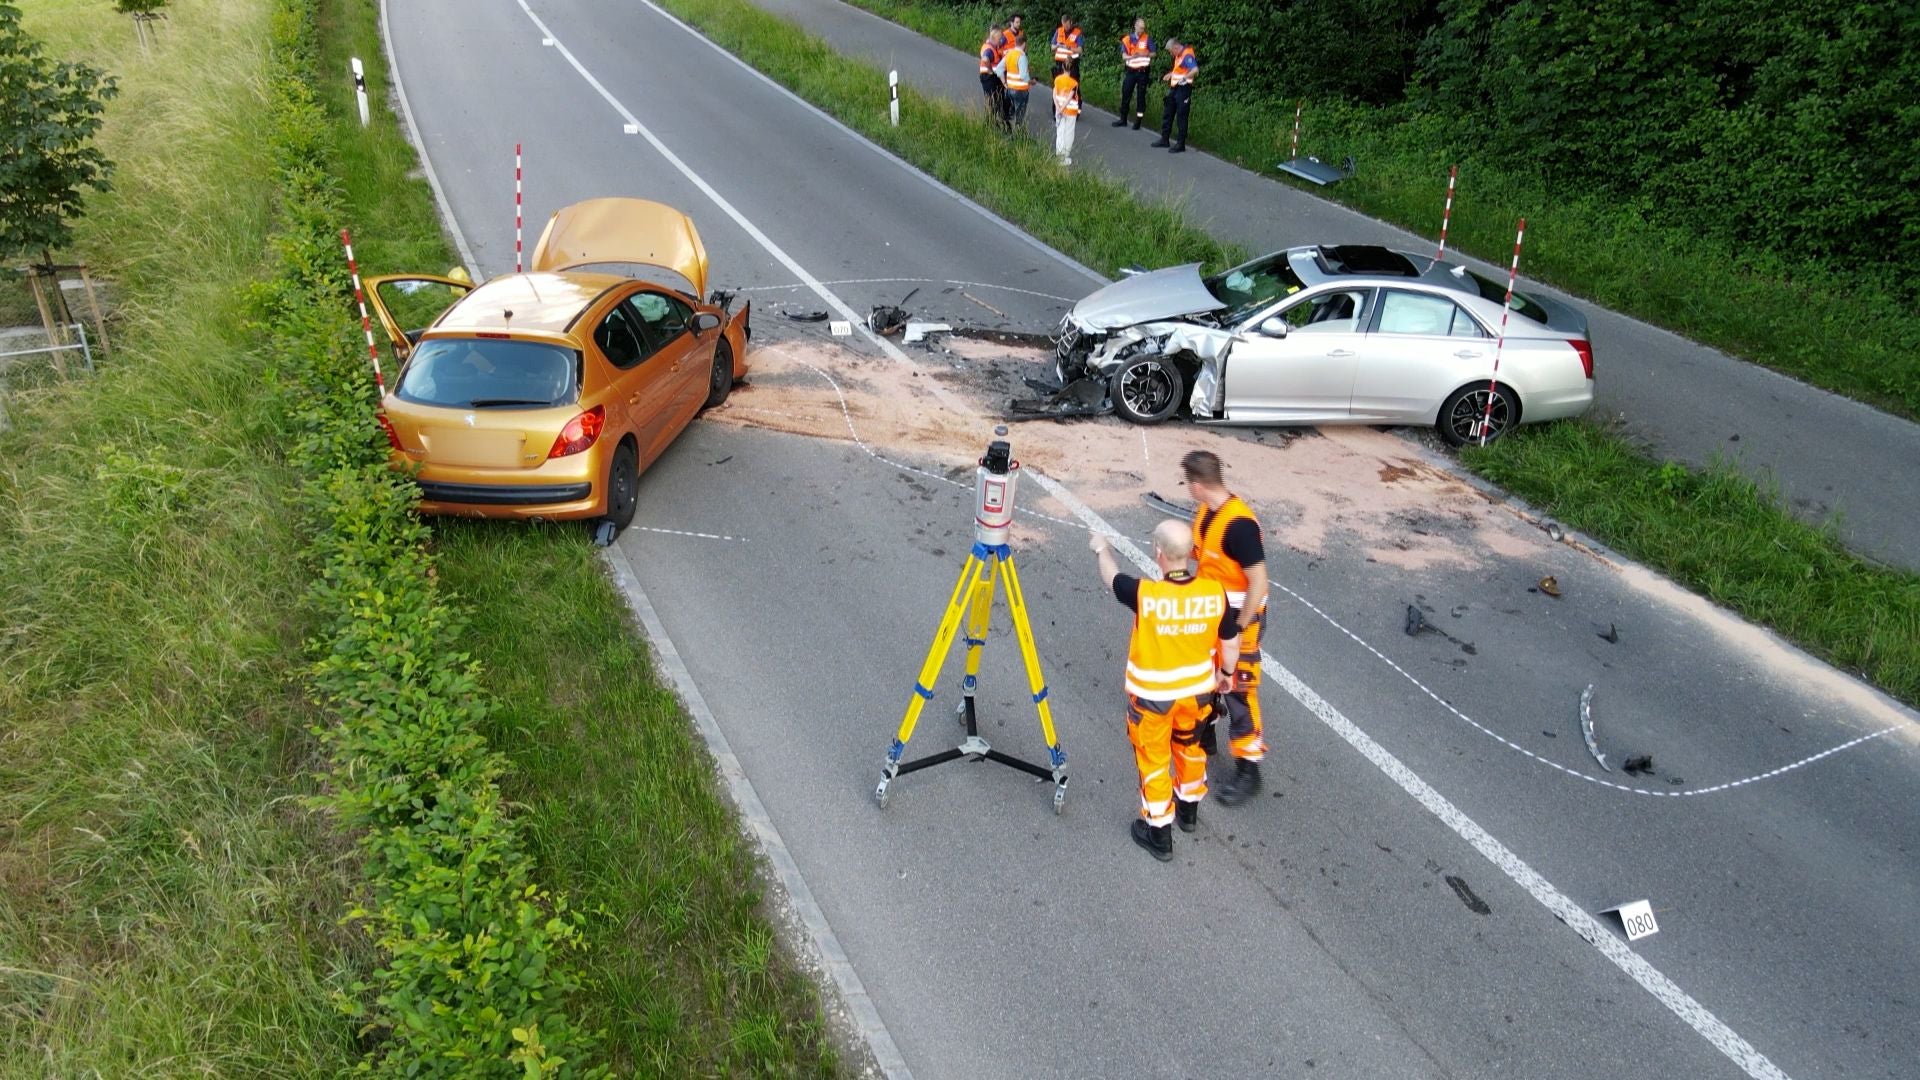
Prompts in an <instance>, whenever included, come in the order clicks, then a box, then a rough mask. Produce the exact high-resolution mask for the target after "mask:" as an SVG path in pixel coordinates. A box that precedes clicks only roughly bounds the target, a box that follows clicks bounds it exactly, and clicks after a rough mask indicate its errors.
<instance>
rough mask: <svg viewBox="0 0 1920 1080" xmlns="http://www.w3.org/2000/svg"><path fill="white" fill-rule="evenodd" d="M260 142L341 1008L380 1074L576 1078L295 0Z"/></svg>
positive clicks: (264, 300)
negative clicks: (397, 432) (386, 404)
mask: <svg viewBox="0 0 1920 1080" xmlns="http://www.w3.org/2000/svg"><path fill="white" fill-rule="evenodd" d="M276 3H277V10H276V12H275V18H274V23H273V33H272V47H273V51H274V59H275V67H276V70H275V75H274V80H273V84H272V90H271V93H272V108H273V114H274V117H275V126H274V130H273V135H272V139H271V144H272V151H273V155H274V161H275V165H276V167H277V168H278V170H279V172H280V176H281V181H282V182H281V191H282V201H281V206H280V210H281V219H280V224H279V229H278V231H277V234H276V236H275V238H274V243H273V248H274V254H275V260H276V263H275V274H274V277H273V279H272V280H271V281H270V282H268V283H267V284H266V285H264V286H263V287H261V288H260V289H259V290H258V291H257V293H256V296H255V298H254V299H255V303H256V307H257V310H258V313H259V318H260V321H261V324H262V326H263V328H264V330H265V331H266V333H267V334H268V335H270V336H271V338H272V340H273V347H274V354H275V362H276V365H277V367H278V376H279V378H280V380H281V382H282V384H283V386H284V388H285V397H286V408H287V412H288V416H289V419H290V421H291V426H292V427H293V429H294V430H295V431H297V432H298V438H297V443H296V446H295V448H294V452H293V455H292V456H293V459H294V462H295V464H296V466H297V467H299V469H300V470H301V472H302V475H303V483H302V487H301V491H300V493H299V496H298V503H299V506H300V509H301V512H302V515H303V518H304V523H305V525H306V526H307V529H308V531H309V533H310V535H311V536H312V541H311V544H310V546H309V547H308V549H307V552H306V555H307V558H308V561H309V562H310V564H311V566H312V568H313V570H314V572H315V579H314V582H313V584H312V586H311V588H310V589H309V591H308V594H307V597H306V606H307V608H308V610H309V613H310V615H311V618H312V621H313V624H314V633H313V637H312V639H311V641H310V643H309V644H310V649H311V651H312V653H313V655H314V657H315V661H314V664H313V667H312V673H311V678H310V684H311V688H312V692H313V693H314V695H315V696H316V697H317V698H318V699H319V700H320V701H321V702H322V703H323V704H324V705H325V706H326V708H327V710H328V711H329V713H330V714H331V715H332V716H333V717H334V722H333V723H332V724H330V725H328V726H326V727H324V728H322V729H321V730H319V731H318V732H317V734H318V735H319V737H320V739H321V741H322V743H323V744H324V746H325V747H326V750H327V754H328V757H329V762H328V769H327V774H326V780H327V794H326V795H324V796H323V797H321V798H320V799H319V800H317V801H318V803H319V805H321V806H323V807H324V808H326V809H328V810H329V811H331V812H332V813H333V814H334V815H335V817H336V818H337V820H338V822H339V824H340V825H341V826H343V827H345V828H347V829H349V830H351V831H352V832H353V833H354V834H355V835H356V836H357V837H358V838H359V840H358V843H359V848H360V853H361V856H362V859H363V863H362V865H363V868H364V872H365V875H366V884H367V889H366V894H365V899H364V902H363V903H362V904H360V905H359V906H357V907H355V908H354V909H353V910H352V911H351V912H349V914H348V918H349V919H350V920H351V921H353V922H355V923H357V924H359V925H360V926H361V927H362V928H364V930H365V931H366V932H367V934H368V935H369V936H370V937H371V938H372V939H373V941H374V942H375V943H376V944H377V945H378V947H379V949H380V954H381V960H380V963H379V966H378V968H377V970H376V971H375V972H374V973H373V975H372V978H371V981H370V982H369V983H367V984H364V985H358V986H355V987H354V988H353V992H352V993H349V994H343V995H342V999H341V1007H342V1008H343V1009H344V1010H345V1011H346V1012H347V1013H348V1014H349V1015H351V1016H353V1017H355V1018H356V1019H357V1020H359V1021H360V1022H361V1023H362V1025H363V1027H362V1031H363V1034H366V1035H368V1036H373V1037H374V1038H373V1039H372V1043H371V1049H370V1050H369V1053H368V1056H367V1058H366V1060H365V1061H364V1062H363V1068H364V1069H365V1070H367V1071H371V1072H375V1073H379V1074H387V1075H407V1076H422V1075H426V1076H431V1075H460V1076H487V1075H502V1076H504V1075H526V1076H541V1075H593V1074H597V1073H599V1072H601V1071H603V1070H601V1069H598V1068H595V1067H592V1066H590V1064H589V1063H588V1061H587V1058H588V1056H589V1054H590V1053H591V1052H592V1051H593V1049H594V1046H595V1038H594V1036H593V1035H592V1034H591V1033H589V1032H586V1031H584V1030H582V1029H581V1028H580V1026H579V1025H578V1024H576V1023H575V1022H574V1021H572V1020H571V1019H570V1018H569V1015H568V1013H567V1011H566V1009H565V1004H566V1002H565V998H566V995H567V993H568V992H569V991H571V990H573V989H575V988H577V986H578V977H577V975H576V973H575V965H574V961H573V958H572V956H571V955H570V954H572V953H574V952H575V951H577V950H578V949H580V948H581V942H582V936H581V929H580V925H581V924H580V920H579V918H578V916H577V915H576V914H574V913H572V912H570V911H569V909H568V907H567V904H566V901H565V900H564V899H563V898H561V897H556V896H554V895H552V894H551V893H550V892H548V891H546V890H544V889H542V888H541V887H540V886H539V885H538V884H537V883H536V882H535V881H534V866H533V860H532V858H531V857H530V856H529V855H528V854H527V851H526V848H525V844H524V842H523V839H522V837H521V835H520V832H519V830H518V828H517V827H516V825H515V823H514V821H513V819H512V818H510V817H508V816H507V815H506V814H505V813H504V812H503V807H502V801H501V794H500V787H499V784H498V780H499V778H500V776H501V775H502V773H503V772H504V771H505V769H506V761H505V759H504V758H503V757H502V756H501V755H500V754H499V753H498V752H496V751H494V750H493V749H492V748H491V747H490V746H489V745H488V743H487V741H486V739H485V738H484V737H483V736H482V735H481V734H480V725H481V724H482V723H483V721H484V720H485V717H486V714H487V708H488V701H487V698H486V696H485V695H484V694H483V693H482V691H481V688H480V685H479V670H478V665H477V664H476V663H474V662H473V661H472V660H470V659H469V658H468V656H467V655H466V654H465V653H464V652H462V651H461V647H460V636H461V631H462V620H461V618H460V616H459V614H458V613H457V612H456V611H455V610H454V608H453V607H452V606H451V605H450V604H449V603H448V602H447V600H446V598H445V597H443V596H442V595H441V594H440V592H439V586H438V582H437V576H436V572H435V569H434V562H433V558H432V556H431V555H430V554H429V551H428V547H427V541H428V539H429V535H428V530H427V528H426V526H425V525H424V524H422V523H421V522H420V521H419V519H418V518H417V517H416V516H415V515H414V514H413V513H412V507H413V502H414V500H415V494H414V492H413V490H412V485H411V484H409V483H408V482H407V481H406V480H405V479H404V478H402V477H399V476H397V475H395V474H394V473H393V472H391V471H390V470H389V469H388V468H387V467H386V461H385V456H386V455H385V449H384V440H383V439H381V437H380V433H379V428H378V427H376V426H375V424H374V423H373V417H372V411H373V408H374V406H375V400H374V396H373V391H374V386H373V380H372V373H371V372H370V371H369V370H368V368H367V361H366V357H365V354H364V353H363V352H361V351H360V348H359V345H358V341H357V339H356V338H354V337H352V336H351V335H349V334H346V333H344V332H343V331H344V330H345V329H346V326H347V323H346V320H345V315H346V310H345V304H344V301H345V300H346V297H347V295H348V294H347V290H346V284H347V283H346V281H345V273H344V267H343V266H342V265H341V256H340V253H339V248H338V244H337V233H336V231H335V230H336V227H337V222H339V221H340V220H341V217H342V213H341V209H342V208H341V199H340V196H339V193H338V190H337V188H336V186H335V184H334V182H333V180H332V179H331V178H330V176H329V165H330V162H331V151H330V147H329V145H328V139H327V128H326V122H325V117H324V116H323V114H322V111H321V109H320V106H319V105H318V104H317V102H316V99H315V97H314V90H313V87H312V85H311V79H312V77H313V52H312V49H313V44H312V42H311V41H310V39H309V34H310V33H311V28H312V27H313V25H314V19H315V15H316V4H315V3H314V0H276Z"/></svg>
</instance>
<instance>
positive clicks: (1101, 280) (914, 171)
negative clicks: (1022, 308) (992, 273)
mask: <svg viewBox="0 0 1920 1080" xmlns="http://www.w3.org/2000/svg"><path fill="white" fill-rule="evenodd" d="M640 2H641V3H643V4H645V5H646V6H647V7H649V8H652V9H653V11H654V14H656V15H659V16H660V17H661V18H663V19H665V20H667V21H668V22H670V23H672V24H673V25H675V26H677V27H679V28H680V29H682V30H685V31H686V32H687V33H688V34H689V35H691V36H692V37H693V39H694V40H696V41H698V42H700V44H702V45H705V46H706V47H707V48H709V49H712V50H713V51H714V52H717V53H719V54H720V55H721V56H724V57H726V58H727V59H728V60H730V61H732V62H733V63H734V64H735V65H736V66H738V67H739V68H740V70H741V71H744V72H746V73H747V74H748V75H749V76H751V77H753V78H755V79H758V80H760V81H761V82H762V83H765V84H766V85H767V87H768V88H769V89H771V90H772V91H773V92H774V93H776V94H779V95H780V96H781V97H784V98H786V99H787V100H788V101H791V102H793V103H794V104H795V105H798V106H799V107H801V108H802V109H805V110H806V111H808V112H810V113H812V114H813V115H815V116H817V117H819V118H820V119H821V121H823V122H824V123H826V124H828V125H830V126H832V127H834V128H836V129H838V130H839V131H841V132H842V133H844V134H845V135H846V136H847V137H848V138H850V139H852V140H853V141H854V142H856V143H858V144H859V145H861V146H864V147H866V148H867V149H869V150H871V151H873V152H874V153H876V154H878V155H880V156H881V157H883V158H885V159H887V160H888V161H891V162H892V163H894V164H895V165H898V166H899V167H900V168H901V170H902V171H904V172H905V173H906V174H907V175H908V176H911V177H913V178H914V179H915V180H918V181H920V182H921V183H923V184H925V185H927V186H928V187H930V188H932V189H934V190H935V191H938V192H939V193H940V194H942V195H945V196H946V197H948V198H950V199H952V200H953V201H954V202H957V203H959V204H960V205H961V206H964V207H966V208H967V209H969V210H971V211H973V212H974V213H976V214H979V215H980V216H981V217H983V218H985V219H987V220H988V221H990V222H992V223H993V224H995V225H997V226H999V227H1000V228H1001V229H1003V230H1005V231H1006V233H1007V235H1009V236H1011V237H1013V238H1014V239H1015V240H1018V241H1020V242H1021V243H1023V244H1025V245H1027V246H1028V247H1030V248H1032V249H1034V250H1035V251H1037V252H1039V253H1040V254H1042V255H1045V256H1047V257H1048V258H1050V259H1053V260H1054V261H1055V262H1058V263H1059V264H1060V265H1062V266H1065V267H1067V268H1068V269H1071V270H1077V271H1079V272H1080V273H1082V274H1085V275H1086V276H1087V278H1088V279H1089V280H1091V281H1094V282H1096V283H1098V284H1101V285H1106V284H1109V283H1110V279H1108V278H1107V277H1106V276H1104V275H1102V274H1101V273H1100V272H1099V271H1097V270H1094V269H1093V268H1092V267H1089V266H1087V265H1086V264H1085V263H1083V262H1080V261H1079V260H1077V259H1074V258H1072V257H1070V256H1068V255H1067V254H1066V253H1065V252H1061V251H1056V250H1054V249H1053V248H1052V247H1050V246H1048V245H1047V244H1046V243H1045V242H1044V241H1042V240H1040V239H1038V238H1037V237H1035V236H1033V235H1032V234H1030V233H1028V232H1027V231H1026V230H1024V229H1022V228H1020V227H1019V226H1017V225H1015V224H1013V223H1012V222H1010V221H1008V220H1007V219H1005V218H1003V217H1001V216H1000V215H998V214H996V213H994V212H993V211H991V210H989V209H987V208H986V207H984V206H981V205H980V204H979V203H977V202H974V201H973V200H972V199H969V198H967V197H966V196H965V195H962V194H960V193H959V192H958V191H955V190H954V189H952V188H950V187H948V186H947V185H946V184H944V183H941V182H940V181H939V180H937V179H935V178H934V177H931V176H928V175H927V174H926V173H925V172H923V171H921V169H920V168H919V166H916V165H914V164H913V163H912V162H910V161H908V160H906V159H905V158H903V157H901V156H900V155H898V154H896V153H894V152H893V151H891V150H888V149H887V148H886V147H884V146H881V145H880V144H879V143H877V142H874V141H873V140H872V139H869V138H867V137H866V136H865V135H862V134H860V133H859V132H857V131H855V130H853V129H852V128H850V127H848V126H847V125H845V124H843V123H841V122H840V120H839V119H838V118H837V117H834V116H832V115H830V114H829V113H828V112H827V111H826V110H825V109H822V108H821V107H820V106H818V105H815V104H814V103H813V102H811V101H808V100H807V99H806V98H803V97H801V96H800V95H799V94H796V93H794V92H793V91H791V90H789V89H787V88H786V87H784V86H781V85H780V84H779V83H778V82H776V81H775V80H774V79H773V77H772V76H770V75H768V74H767V73H766V72H764V71H761V70H760V69H759V68H757V67H754V66H753V65H752V64H749V63H747V62H746V61H745V60H742V59H740V58H739V57H737V56H735V55H733V54H732V53H730V52H728V51H727V50H726V49H724V48H722V47H721V46H720V44H719V43H718V42H716V41H714V40H713V39H712V38H709V37H708V36H707V35H705V34H703V33H701V32H700V31H698V30H695V29H694V28H693V27H691V26H688V25H687V24H686V23H684V22H682V21H680V19H679V18H678V17H677V16H675V15H674V14H673V13H672V12H670V11H668V10H666V9H665V8H663V7H661V6H660V5H658V4H656V3H654V2H653V0H640ZM521 6H522V7H524V6H526V5H525V4H524V3H523V4H522V5H521ZM1403 231H1404V230H1403ZM1409 235H1411V234H1409ZM1420 242H1421V243H1425V242H1426V241H1424V240H1422V241H1420Z"/></svg>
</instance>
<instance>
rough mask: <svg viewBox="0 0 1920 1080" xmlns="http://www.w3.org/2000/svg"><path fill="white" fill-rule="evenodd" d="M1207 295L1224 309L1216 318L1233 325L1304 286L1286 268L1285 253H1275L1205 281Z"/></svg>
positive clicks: (1291, 271) (1222, 322)
mask: <svg viewBox="0 0 1920 1080" xmlns="http://www.w3.org/2000/svg"><path fill="white" fill-rule="evenodd" d="M1206 285H1207V291H1208V292H1211V293H1212V294H1213V295H1214V299H1216V300H1219V301H1220V302H1221V303H1223V304H1225V305H1227V310H1225V311H1222V312H1219V313H1218V314H1217V316H1216V317H1217V318H1218V319H1219V320H1220V322H1221V324H1222V325H1228V326H1230V325H1232V324H1234V323H1237V322H1239V321H1240V320H1242V319H1244V318H1246V317H1247V316H1249V315H1251V314H1253V313H1254V312H1256V311H1259V310H1261V309H1262V308H1265V307H1266V306H1268V305H1269V304H1272V303H1273V302H1274V301H1275V300H1278V299H1280V298H1281V297H1283V296H1290V295H1292V294H1293V293H1296V292H1299V291H1300V289H1301V288H1303V287H1304V285H1305V283H1304V282H1302V281H1301V280H1300V278H1299V277H1298V276H1296V275H1295V274H1294V272H1293V267H1291V266H1289V265H1287V253H1286V252H1284V251H1277V252H1275V253H1273V254H1272V255H1265V256H1262V257H1260V258H1258V259H1255V260H1253V261H1252V262H1244V263H1241V264H1240V265H1239V266H1236V267H1234V268H1233V269H1231V270H1223V271H1221V272H1220V273H1218V274H1215V275H1213V276H1212V277H1210V278H1207V279H1206Z"/></svg>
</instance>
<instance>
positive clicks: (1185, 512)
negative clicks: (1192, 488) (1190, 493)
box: [1140, 491, 1194, 520]
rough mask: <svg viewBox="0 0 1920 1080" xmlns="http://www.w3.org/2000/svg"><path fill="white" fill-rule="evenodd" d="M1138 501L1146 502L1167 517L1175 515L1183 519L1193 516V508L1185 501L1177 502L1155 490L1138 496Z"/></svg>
mask: <svg viewBox="0 0 1920 1080" xmlns="http://www.w3.org/2000/svg"><path fill="white" fill-rule="evenodd" d="M1140 501H1141V502H1144V503H1146V504H1147V505H1148V506H1151V507H1153V508H1154V509H1155V510H1158V511H1160V512H1161V513H1163V514H1165V515H1167V516H1168V517H1177V518H1181V519H1183V520H1184V519H1186V518H1190V517H1192V516H1193V509H1194V508H1193V507H1192V506H1189V505H1187V504H1185V503H1177V502H1174V501H1173V500H1171V499H1166V498H1162V497H1161V495H1160V493H1159V492H1157V491H1149V492H1147V493H1146V494H1145V495H1142V496H1140Z"/></svg>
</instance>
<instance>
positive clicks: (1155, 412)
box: [1108, 356, 1187, 424]
mask: <svg viewBox="0 0 1920 1080" xmlns="http://www.w3.org/2000/svg"><path fill="white" fill-rule="evenodd" d="M1186 385H1187V380H1186V378H1185V376H1183V375H1181V374H1180V369H1179V368H1178V367H1176V366H1175V365H1174V363H1173V361H1171V360H1169V359H1167V358H1166V357H1164V356H1140V357H1135V358H1133V359H1131V360H1128V361H1127V362H1125V363H1123V364H1121V365H1120V367H1119V368H1118V369H1116V370H1115V371H1114V373H1113V381H1112V382H1111V383H1110V384H1109V390H1108V394H1109V395H1110V396H1111V397H1112V399H1113V409H1114V411H1115V412H1117V413H1119V414H1120V415H1121V416H1124V417H1126V418H1127V419H1129V420H1131V421H1133V422H1134V423H1136V424H1157V423H1159V422H1160V421H1162V420H1165V419H1166V418H1167V417H1169V416H1172V415H1173V414H1174V413H1176V412H1178V411H1179V409H1180V396H1181V393H1182V392H1183V391H1184V390H1185V389H1186Z"/></svg>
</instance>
